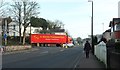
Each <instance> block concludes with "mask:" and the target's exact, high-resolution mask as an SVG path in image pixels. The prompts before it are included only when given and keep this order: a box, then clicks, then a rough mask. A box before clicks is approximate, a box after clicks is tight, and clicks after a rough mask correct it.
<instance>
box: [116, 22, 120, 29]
mask: <svg viewBox="0 0 120 70" xmlns="http://www.w3.org/2000/svg"><path fill="white" fill-rule="evenodd" d="M118 30H120V23H119V24H116V25H115V31H118Z"/></svg>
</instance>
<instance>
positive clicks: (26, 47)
mask: <svg viewBox="0 0 120 70" xmlns="http://www.w3.org/2000/svg"><path fill="white" fill-rule="evenodd" d="M30 48H32V47H31V45H24V46H23V45H22V46H5V47H4V51H5V52H11V51H19V50H26V49H30Z"/></svg>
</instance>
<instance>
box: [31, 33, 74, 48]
mask: <svg viewBox="0 0 120 70" xmlns="http://www.w3.org/2000/svg"><path fill="white" fill-rule="evenodd" d="M71 42H72V38H71V37H69V36H67V35H58V34H31V43H32V44H34V43H37V44H38V43H39V44H46V45H47V46H50V45H57V46H58V45H59V46H62V45H63V44H66V43H71Z"/></svg>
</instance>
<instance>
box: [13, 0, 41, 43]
mask: <svg viewBox="0 0 120 70" xmlns="http://www.w3.org/2000/svg"><path fill="white" fill-rule="evenodd" d="M14 2H15V3H14V5H11V6H12V9H11V11H12V13H14V18H16V21H17V22H18V23H19V31H20V32H19V35H20V36H21V27H20V26H21V24H22V25H23V26H24V29H23V42H22V44H23V45H24V44H25V38H26V28H27V27H28V26H29V24H30V18H31V17H32V16H37V15H38V14H39V12H38V9H39V5H38V3H36V2H30V1H29V0H19V2H16V1H14ZM20 42H21V38H20Z"/></svg>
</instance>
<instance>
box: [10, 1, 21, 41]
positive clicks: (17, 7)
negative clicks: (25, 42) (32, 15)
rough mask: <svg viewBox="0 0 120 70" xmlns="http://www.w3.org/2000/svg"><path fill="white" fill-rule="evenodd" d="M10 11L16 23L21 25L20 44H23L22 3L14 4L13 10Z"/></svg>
mask: <svg viewBox="0 0 120 70" xmlns="http://www.w3.org/2000/svg"><path fill="white" fill-rule="evenodd" d="M9 10H10V11H11V13H12V14H13V15H12V17H14V21H15V22H17V23H19V37H20V43H21V42H22V39H21V24H22V17H21V16H22V3H21V2H14V4H12V5H11V8H10V9H9Z"/></svg>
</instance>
